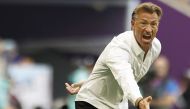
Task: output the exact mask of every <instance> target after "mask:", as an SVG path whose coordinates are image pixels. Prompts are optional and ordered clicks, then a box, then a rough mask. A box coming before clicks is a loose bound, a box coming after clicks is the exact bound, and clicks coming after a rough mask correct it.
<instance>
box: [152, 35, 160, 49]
mask: <svg viewBox="0 0 190 109" xmlns="http://www.w3.org/2000/svg"><path fill="white" fill-rule="evenodd" d="M152 47H153V49H154V50H157V51H161V43H160V41H159V40H158V39H157V38H154V40H153V43H152Z"/></svg>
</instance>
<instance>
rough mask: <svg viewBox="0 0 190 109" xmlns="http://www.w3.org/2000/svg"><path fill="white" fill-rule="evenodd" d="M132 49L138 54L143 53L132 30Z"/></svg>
mask: <svg viewBox="0 0 190 109" xmlns="http://www.w3.org/2000/svg"><path fill="white" fill-rule="evenodd" d="M132 50H133V52H134V53H135V54H136V55H137V56H139V55H140V54H144V53H145V52H144V51H143V50H142V48H141V47H140V46H139V44H138V43H137V41H136V39H135V36H134V33H133V32H132Z"/></svg>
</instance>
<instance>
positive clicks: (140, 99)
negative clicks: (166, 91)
mask: <svg viewBox="0 0 190 109" xmlns="http://www.w3.org/2000/svg"><path fill="white" fill-rule="evenodd" d="M142 100H143V98H142V97H139V98H138V99H137V100H136V102H135V107H137V109H139V103H140V102H141V101H142Z"/></svg>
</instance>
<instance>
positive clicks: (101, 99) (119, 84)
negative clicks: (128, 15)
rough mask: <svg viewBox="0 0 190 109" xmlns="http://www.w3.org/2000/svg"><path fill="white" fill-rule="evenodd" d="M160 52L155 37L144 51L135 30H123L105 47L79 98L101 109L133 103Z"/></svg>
mask: <svg viewBox="0 0 190 109" xmlns="http://www.w3.org/2000/svg"><path fill="white" fill-rule="evenodd" d="M160 51H161V44H160V42H159V40H158V39H157V38H154V40H153V42H152V46H151V48H150V50H149V51H148V53H147V55H146V58H145V59H144V61H143V57H144V54H145V52H144V51H143V50H142V49H141V48H140V46H139V45H138V44H137V42H136V40H135V37H134V34H133V32H132V31H126V32H124V33H121V34H120V35H118V36H117V37H114V38H113V40H112V41H111V42H110V43H109V44H108V45H107V46H106V48H105V49H104V51H103V52H102V54H101V55H100V57H99V58H98V60H97V62H96V64H95V66H94V69H93V71H92V73H91V75H90V77H89V78H88V80H87V81H86V82H85V83H84V84H83V86H82V87H81V89H80V91H79V92H78V94H77V97H76V101H86V102H88V103H90V104H91V105H93V106H95V107H97V108H98V109H118V108H119V104H120V102H122V101H127V100H130V101H131V102H132V103H133V104H134V105H135V101H136V100H137V98H139V97H142V95H141V93H140V90H139V87H138V85H137V82H138V81H139V80H140V79H141V78H142V77H143V76H144V75H145V74H146V73H147V71H148V69H149V67H150V66H151V64H152V63H153V61H154V60H155V59H156V58H157V57H158V55H159V54H160Z"/></svg>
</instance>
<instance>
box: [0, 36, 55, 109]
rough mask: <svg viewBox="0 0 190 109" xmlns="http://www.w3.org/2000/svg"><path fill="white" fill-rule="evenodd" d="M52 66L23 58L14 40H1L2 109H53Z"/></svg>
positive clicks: (0, 77) (0, 91) (0, 82)
mask: <svg viewBox="0 0 190 109" xmlns="http://www.w3.org/2000/svg"><path fill="white" fill-rule="evenodd" d="M51 80H52V67H51V66H50V65H47V64H42V63H36V62H34V60H33V59H32V58H31V57H29V56H21V55H20V54H19V53H18V46H17V44H16V42H15V41H14V40H11V39H1V40H0V109H52V105H51V104H52V92H51V89H52V88H51V87H52V85H51V82H52V81H51Z"/></svg>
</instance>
